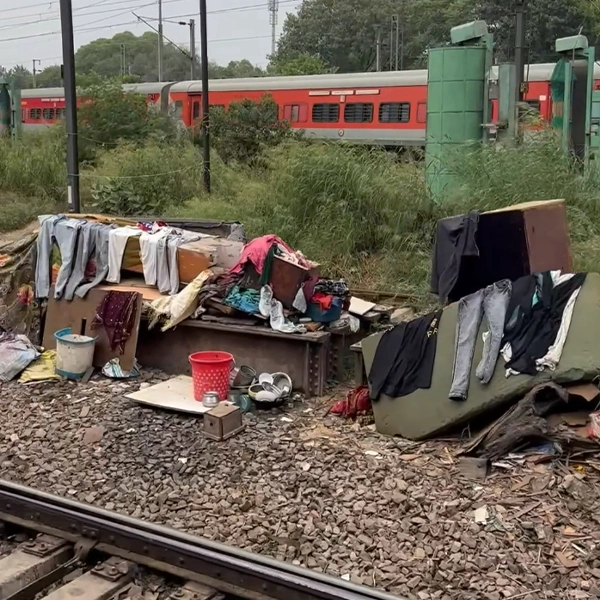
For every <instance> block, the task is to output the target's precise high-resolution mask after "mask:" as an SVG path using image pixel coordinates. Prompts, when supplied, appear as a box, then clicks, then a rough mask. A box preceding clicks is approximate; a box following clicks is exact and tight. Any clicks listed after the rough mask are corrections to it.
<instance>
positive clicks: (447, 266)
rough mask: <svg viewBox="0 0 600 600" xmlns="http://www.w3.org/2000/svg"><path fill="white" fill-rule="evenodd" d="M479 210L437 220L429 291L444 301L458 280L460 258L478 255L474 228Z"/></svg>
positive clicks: (477, 225) (443, 302)
mask: <svg viewBox="0 0 600 600" xmlns="http://www.w3.org/2000/svg"><path fill="white" fill-rule="evenodd" d="M478 227H479V212H478V211H475V210H473V211H471V212H470V213H469V214H468V215H461V216H458V217H450V218H448V219H441V220H440V221H438V226H437V233H436V236H435V245H434V249H433V263H432V267H431V292H432V293H434V294H437V295H438V296H439V298H440V302H441V303H442V304H445V303H446V300H448V297H449V296H450V294H452V290H453V289H454V286H455V285H456V282H457V281H458V276H459V274H460V268H461V263H462V260H463V258H464V257H471V256H475V257H477V256H479V248H478V247H477V229H478Z"/></svg>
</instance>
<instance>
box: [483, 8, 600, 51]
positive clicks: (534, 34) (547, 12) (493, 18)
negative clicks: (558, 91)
mask: <svg viewBox="0 0 600 600" xmlns="http://www.w3.org/2000/svg"><path fill="white" fill-rule="evenodd" d="M516 2H517V0H502V1H500V0H480V1H479V2H478V7H477V11H478V15H479V18H481V19H483V20H484V21H486V22H487V23H488V25H490V28H491V29H492V31H493V32H494V40H495V44H494V45H495V49H496V57H497V59H498V60H501V61H502V60H510V59H512V58H513V56H514V45H515V37H514V36H515V27H514V23H515V16H514V15H515V7H516ZM526 6H527V46H528V55H529V56H528V60H529V62H530V63H539V62H552V61H555V60H556V58H557V56H556V53H555V51H554V42H555V40H556V39H557V38H559V37H566V36H571V35H577V34H578V33H579V31H580V30H581V31H582V33H583V34H585V35H587V36H588V38H589V41H590V44H595V43H596V40H597V35H598V29H599V27H598V25H599V23H600V6H598V1H597V0H527V3H526Z"/></svg>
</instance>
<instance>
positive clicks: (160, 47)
mask: <svg viewBox="0 0 600 600" xmlns="http://www.w3.org/2000/svg"><path fill="white" fill-rule="evenodd" d="M162 71H163V14H162V0H158V81H162V75H163V72H162Z"/></svg>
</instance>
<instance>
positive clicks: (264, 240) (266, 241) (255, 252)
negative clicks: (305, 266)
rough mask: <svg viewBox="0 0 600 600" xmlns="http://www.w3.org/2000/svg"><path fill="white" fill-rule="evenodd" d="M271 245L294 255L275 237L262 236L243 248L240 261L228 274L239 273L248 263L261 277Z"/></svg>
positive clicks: (271, 235)
mask: <svg viewBox="0 0 600 600" xmlns="http://www.w3.org/2000/svg"><path fill="white" fill-rule="evenodd" d="M273 244H279V245H280V246H283V247H284V248H285V249H286V250H287V251H288V252H289V253H290V254H294V251H293V250H292V249H291V248H290V247H289V246H288V245H287V244H286V243H285V242H284V241H283V240H282V239H280V238H278V237H277V236H276V235H273V234H270V235H263V236H262V237H259V238H255V239H253V240H252V241H251V242H248V243H247V244H246V245H245V246H244V249H243V250H242V256H241V257H240V260H239V261H238V263H237V264H236V265H235V266H234V267H232V268H231V269H230V271H229V272H230V273H241V272H242V271H243V269H244V266H245V265H246V263H247V262H248V261H250V262H251V263H252V264H253V265H254V268H255V269H256V272H257V273H258V274H259V275H262V271H263V267H264V264H265V259H266V258H267V254H269V250H270V249H271V246H272V245H273Z"/></svg>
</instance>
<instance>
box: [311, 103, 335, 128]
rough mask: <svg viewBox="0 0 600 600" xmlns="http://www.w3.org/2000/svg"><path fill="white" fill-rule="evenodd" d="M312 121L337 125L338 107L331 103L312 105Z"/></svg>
mask: <svg viewBox="0 0 600 600" xmlns="http://www.w3.org/2000/svg"><path fill="white" fill-rule="evenodd" d="M312 120H313V121H314V122H315V123H337V122H338V121H339V120H340V105H339V104H337V103H336V104H333V103H332V102H328V103H323V104H315V105H313V107H312Z"/></svg>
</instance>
